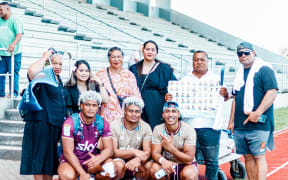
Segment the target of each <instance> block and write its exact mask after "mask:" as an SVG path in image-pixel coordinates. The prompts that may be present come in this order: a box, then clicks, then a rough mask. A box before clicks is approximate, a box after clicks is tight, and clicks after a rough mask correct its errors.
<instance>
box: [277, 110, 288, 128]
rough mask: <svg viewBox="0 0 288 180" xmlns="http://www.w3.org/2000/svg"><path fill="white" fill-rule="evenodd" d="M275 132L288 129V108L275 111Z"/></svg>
mask: <svg viewBox="0 0 288 180" xmlns="http://www.w3.org/2000/svg"><path fill="white" fill-rule="evenodd" d="M274 118H275V131H279V130H281V129H284V128H288V107H286V108H280V109H276V110H274Z"/></svg>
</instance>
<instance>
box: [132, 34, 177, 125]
mask: <svg viewBox="0 0 288 180" xmlns="http://www.w3.org/2000/svg"><path fill="white" fill-rule="evenodd" d="M157 54H158V45H157V44H156V42H154V41H152V40H149V41H146V42H145V43H144V44H143V56H144V59H143V60H141V61H139V62H138V63H136V64H134V65H132V66H131V67H130V68H129V70H130V71H131V72H133V73H134V75H135V77H136V80H137V84H138V87H139V90H140V91H141V95H142V98H143V100H144V103H145V107H144V110H143V113H142V118H143V120H144V121H146V122H148V123H149V124H150V126H151V127H152V129H153V128H154V127H155V126H156V125H158V124H160V123H162V120H161V114H162V108H163V105H164V102H165V98H164V97H165V94H166V93H167V92H168V90H167V86H168V81H169V80H176V77H175V75H174V74H173V69H172V68H171V67H170V66H169V65H168V64H165V63H162V62H160V61H159V60H157V59H156V56H157Z"/></svg>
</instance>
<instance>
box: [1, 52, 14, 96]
mask: <svg viewBox="0 0 288 180" xmlns="http://www.w3.org/2000/svg"><path fill="white" fill-rule="evenodd" d="M0 51H9V50H8V49H6V48H0ZM2 61H3V60H2ZM0 76H11V82H10V97H11V98H13V97H14V54H13V53H11V73H9V74H6V73H5V74H0Z"/></svg>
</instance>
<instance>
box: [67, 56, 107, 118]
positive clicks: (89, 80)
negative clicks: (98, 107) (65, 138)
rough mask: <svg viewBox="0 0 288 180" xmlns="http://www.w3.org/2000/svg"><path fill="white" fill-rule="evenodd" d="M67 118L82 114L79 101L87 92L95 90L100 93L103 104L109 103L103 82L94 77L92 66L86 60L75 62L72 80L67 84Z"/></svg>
mask: <svg viewBox="0 0 288 180" xmlns="http://www.w3.org/2000/svg"><path fill="white" fill-rule="evenodd" d="M65 90H66V103H67V116H70V115H71V114H73V113H78V112H80V109H79V105H78V99H79V96H80V94H82V93H83V92H86V91H87V90H95V91H97V92H99V93H100V95H101V97H102V100H103V101H102V102H103V103H107V102H108V98H109V97H108V94H107V91H106V89H105V87H104V84H103V83H102V81H101V80H100V79H99V78H97V77H96V76H93V74H92V73H91V69H90V65H89V63H88V62H87V61H85V60H78V61H76V62H75V64H74V67H73V70H72V74H71V77H70V79H69V80H68V81H67V83H66V84H65Z"/></svg>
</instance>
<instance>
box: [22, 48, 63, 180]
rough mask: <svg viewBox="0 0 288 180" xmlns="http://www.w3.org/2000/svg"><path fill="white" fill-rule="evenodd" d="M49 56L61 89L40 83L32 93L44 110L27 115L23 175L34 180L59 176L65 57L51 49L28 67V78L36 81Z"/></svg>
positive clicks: (23, 150) (29, 112)
mask: <svg viewBox="0 0 288 180" xmlns="http://www.w3.org/2000/svg"><path fill="white" fill-rule="evenodd" d="M50 57H51V62H52V68H53V72H54V75H55V79H56V80H57V83H58V86H57V87H55V86H51V85H48V84H41V83H38V84H37V85H36V86H35V87H34V88H33V92H34V94H35V97H36V98H37V101H38V103H39V104H40V106H41V107H42V108H43V109H42V110H40V111H28V112H27V113H26V114H25V116H24V121H25V122H26V124H25V128H24V137H23V143H22V157H21V167H20V174H23V175H34V179H35V180H40V179H41V180H43V179H45V180H51V179H52V176H53V175H54V174H57V167H58V164H59V160H58V157H57V143H58V141H59V139H60V135H61V127H62V124H63V122H64V120H65V117H66V115H65V114H66V102H65V94H64V87H63V84H62V81H61V78H60V76H59V74H60V73H61V71H62V56H61V55H59V54H57V53H55V52H54V54H53V51H50V50H48V51H45V52H44V53H43V56H42V58H40V59H39V60H38V61H36V62H35V63H33V64H32V65H31V66H30V67H29V69H28V78H29V80H33V79H34V78H35V76H36V75H37V74H38V73H39V72H40V71H41V70H42V69H43V68H44V66H45V64H46V63H47V62H48V59H49V58H50Z"/></svg>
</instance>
